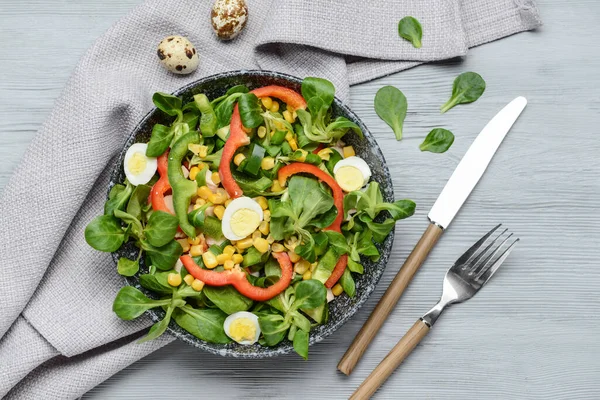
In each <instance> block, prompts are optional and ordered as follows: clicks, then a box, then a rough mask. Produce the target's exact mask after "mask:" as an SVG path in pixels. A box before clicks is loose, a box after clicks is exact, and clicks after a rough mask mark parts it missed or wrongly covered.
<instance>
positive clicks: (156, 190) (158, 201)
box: [150, 150, 173, 214]
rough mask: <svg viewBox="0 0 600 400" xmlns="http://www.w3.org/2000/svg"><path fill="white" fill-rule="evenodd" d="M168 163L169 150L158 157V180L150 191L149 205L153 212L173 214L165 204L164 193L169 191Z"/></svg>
mask: <svg viewBox="0 0 600 400" xmlns="http://www.w3.org/2000/svg"><path fill="white" fill-rule="evenodd" d="M168 162H169V150H167V151H165V152H164V153H163V154H162V155H161V156H160V157H158V160H157V163H158V167H157V169H158V175H159V176H160V179H159V180H158V181H157V182H156V183H155V184H154V186H152V189H151V190H150V204H152V209H153V210H154V211H164V212H168V213H170V214H173V213H172V212H171V210H169V207H167V204H166V203H165V193H166V192H167V191H169V190H170V189H171V185H170V184H169V177H168V175H167V170H168V166H167V165H168Z"/></svg>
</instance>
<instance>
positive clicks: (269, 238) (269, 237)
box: [267, 234, 275, 244]
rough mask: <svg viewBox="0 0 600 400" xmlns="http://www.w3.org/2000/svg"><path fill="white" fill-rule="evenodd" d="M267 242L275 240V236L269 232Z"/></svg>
mask: <svg viewBox="0 0 600 400" xmlns="http://www.w3.org/2000/svg"><path fill="white" fill-rule="evenodd" d="M267 242H269V244H273V243H274V242H275V238H274V237H273V235H271V234H269V235H268V236H267Z"/></svg>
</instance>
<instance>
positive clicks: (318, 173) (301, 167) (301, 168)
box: [278, 162, 348, 288]
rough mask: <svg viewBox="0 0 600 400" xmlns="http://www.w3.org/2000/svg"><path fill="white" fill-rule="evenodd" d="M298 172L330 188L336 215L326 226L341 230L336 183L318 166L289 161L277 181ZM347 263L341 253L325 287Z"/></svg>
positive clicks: (341, 208)
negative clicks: (336, 211)
mask: <svg viewBox="0 0 600 400" xmlns="http://www.w3.org/2000/svg"><path fill="white" fill-rule="evenodd" d="M299 173H307V174H311V175H314V176H315V177H317V178H318V179H320V180H322V181H323V182H325V183H326V184H327V185H329V187H330V188H331V191H332V192H333V203H334V204H335V207H336V208H337V210H338V215H337V217H336V218H335V220H334V221H333V223H332V224H331V225H329V226H328V227H327V228H325V229H328V230H332V231H336V232H340V233H341V232H342V219H343V217H344V192H343V191H342V188H341V187H340V185H338V183H337V182H336V181H335V179H333V178H332V177H331V175H329V174H328V173H327V172H325V171H323V170H321V169H320V168H319V167H317V166H315V165H312V164H307V163H299V162H296V163H291V164H288V165H286V166H285V167H281V168H280V169H279V172H278V178H279V183H280V184H281V186H283V184H284V183H285V181H286V180H287V179H288V178H289V177H290V176H292V175H294V174H299ZM347 265H348V256H347V255H345V254H344V255H343V256H341V257H340V259H339V260H338V262H337V264H335V268H334V269H333V271H332V272H331V275H330V276H329V279H327V281H326V282H325V287H327V288H331V287H333V285H335V284H336V283H337V281H338V280H339V279H340V278H341V277H342V274H343V273H344V270H345V269H346V266H347Z"/></svg>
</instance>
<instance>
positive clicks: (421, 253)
mask: <svg viewBox="0 0 600 400" xmlns="http://www.w3.org/2000/svg"><path fill="white" fill-rule="evenodd" d="M526 105H527V99H525V97H517V98H516V99H514V100H513V101H511V102H510V103H509V104H507V105H506V106H505V107H504V108H503V109H502V110H500V112H498V114H496V115H495V116H494V118H492V119H491V120H490V122H488V123H487V125H486V126H485V127H484V128H483V129H482V130H481V132H480V133H479V135H477V137H476V138H475V140H474V141H473V143H472V144H471V146H470V147H469V149H468V150H467V152H466V153H465V155H464V156H463V158H462V160H460V162H459V163H458V165H457V166H456V169H455V170H454V172H453V173H452V176H450V179H449V180H448V182H447V183H446V186H445V187H444V189H443V190H442V192H441V193H440V195H439V197H438V199H437V200H436V202H435V203H434V205H433V207H432V208H431V210H430V211H429V214H428V217H429V221H430V224H429V225H428V227H427V229H426V230H425V232H424V233H423V236H421V239H419V242H418V243H417V244H416V246H415V248H414V249H413V251H412V252H411V253H410V255H409V256H408V258H407V259H406V261H405V262H404V265H403V266H402V268H400V271H398V273H397V274H396V276H395V277H394V280H393V281H392V283H390V286H389V287H388V288H387V290H386V291H385V293H384V295H383V297H382V298H381V300H379V303H378V304H377V307H375V309H374V310H373V312H372V313H371V315H370V316H369V319H368V320H367V322H365V324H364V325H363V327H362V328H361V330H360V331H359V332H358V334H357V335H356V337H355V338H354V340H353V341H352V344H351V345H350V347H349V348H348V350H346V353H345V354H344V356H343V357H342V359H341V360H340V362H339V363H338V366H337V368H338V370H340V371H341V372H343V373H344V374H346V375H350V373H352V370H353V369H354V367H355V366H356V364H357V363H358V361H359V360H360V358H361V357H362V355H363V353H364V352H365V350H366V349H367V347H368V346H369V344H370V343H371V342H372V341H373V339H374V338H375V335H377V332H379V329H380V328H381V326H382V325H383V323H384V322H385V320H386V318H387V316H388V315H389V314H390V312H392V310H393V309H394V307H395V306H396V303H398V300H400V297H401V296H402V293H404V290H405V289H406V287H407V286H408V284H409V283H410V281H411V280H412V278H413V276H414V275H415V274H416V273H417V271H418V270H419V268H420V267H421V265H422V264H423V262H424V261H425V259H426V258H427V255H428V254H429V252H430V251H431V249H432V248H433V246H434V245H435V244H436V243H437V241H438V239H439V238H440V236H441V235H442V233H443V232H444V230H445V229H446V228H448V226H449V225H450V223H451V222H452V220H453V219H454V217H455V216H456V214H457V213H458V210H460V207H461V206H462V205H463V203H464V202H465V201H466V200H467V197H469V194H471V191H472V190H473V188H474V187H475V185H477V182H479V179H480V178H481V176H482V175H483V173H484V172H485V170H486V168H487V166H488V164H489V163H490V161H491V160H492V157H493V156H494V154H495V153H496V150H498V147H499V146H500V144H501V143H502V140H504V137H505V136H506V134H507V133H508V131H509V130H510V128H511V127H512V125H513V124H514V123H515V121H516V120H517V118H518V117H519V115H521V112H523V109H524V108H525V106H526Z"/></svg>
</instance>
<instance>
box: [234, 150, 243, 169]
mask: <svg viewBox="0 0 600 400" xmlns="http://www.w3.org/2000/svg"><path fill="white" fill-rule="evenodd" d="M245 159H246V156H245V155H243V154H242V153H239V154H236V155H235V157H233V163H234V164H235V165H237V166H238V167H239V165H240V164H241V163H242V161H244V160H245Z"/></svg>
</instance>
